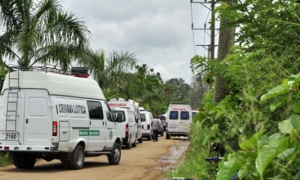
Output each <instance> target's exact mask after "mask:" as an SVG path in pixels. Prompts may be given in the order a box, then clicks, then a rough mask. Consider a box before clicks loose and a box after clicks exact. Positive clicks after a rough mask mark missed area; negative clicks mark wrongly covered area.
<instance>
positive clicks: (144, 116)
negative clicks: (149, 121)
mask: <svg viewBox="0 0 300 180" xmlns="http://www.w3.org/2000/svg"><path fill="white" fill-rule="evenodd" d="M140 115H141V122H146V114H140Z"/></svg>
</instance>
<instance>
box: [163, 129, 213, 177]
mask: <svg viewBox="0 0 300 180" xmlns="http://www.w3.org/2000/svg"><path fill="white" fill-rule="evenodd" d="M208 131H209V130H208V129H203V128H202V127H201V125H200V123H194V124H193V125H192V127H191V134H190V138H189V139H190V144H189V147H188V149H187V151H186V152H185V153H184V160H183V161H182V162H181V163H180V164H179V165H178V166H177V167H176V168H175V169H174V170H172V171H171V172H169V174H168V175H167V179H168V180H171V179H172V178H173V177H184V178H190V179H198V180H200V179H201V180H206V179H207V180H211V179H215V177H216V173H217V168H218V164H217V163H210V162H206V161H205V158H207V157H208V156H212V155H209V152H210V149H209V148H210V146H208V145H207V144H203V140H204V138H205V137H206V135H207V134H208Z"/></svg>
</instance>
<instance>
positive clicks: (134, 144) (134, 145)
mask: <svg viewBox="0 0 300 180" xmlns="http://www.w3.org/2000/svg"><path fill="white" fill-rule="evenodd" d="M136 141H137V138H136V137H135V140H134V143H132V147H136Z"/></svg>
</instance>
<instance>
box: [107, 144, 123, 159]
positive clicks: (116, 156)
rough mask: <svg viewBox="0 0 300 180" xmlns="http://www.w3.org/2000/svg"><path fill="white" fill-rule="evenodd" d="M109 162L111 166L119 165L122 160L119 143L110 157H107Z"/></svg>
mask: <svg viewBox="0 0 300 180" xmlns="http://www.w3.org/2000/svg"><path fill="white" fill-rule="evenodd" d="M107 158H108V162H109V164H110V165H117V164H119V162H120V159H121V145H120V144H119V143H117V142H116V143H115V145H114V148H113V149H112V151H111V154H110V155H107Z"/></svg>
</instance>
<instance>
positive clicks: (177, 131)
mask: <svg viewBox="0 0 300 180" xmlns="http://www.w3.org/2000/svg"><path fill="white" fill-rule="evenodd" d="M192 119H193V117H192V108H191V106H190V105H189V104H175V103H173V104H169V107H168V111H167V113H166V121H167V126H166V139H170V137H171V136H188V135H189V133H190V125H191V123H192V122H193V121H192Z"/></svg>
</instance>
